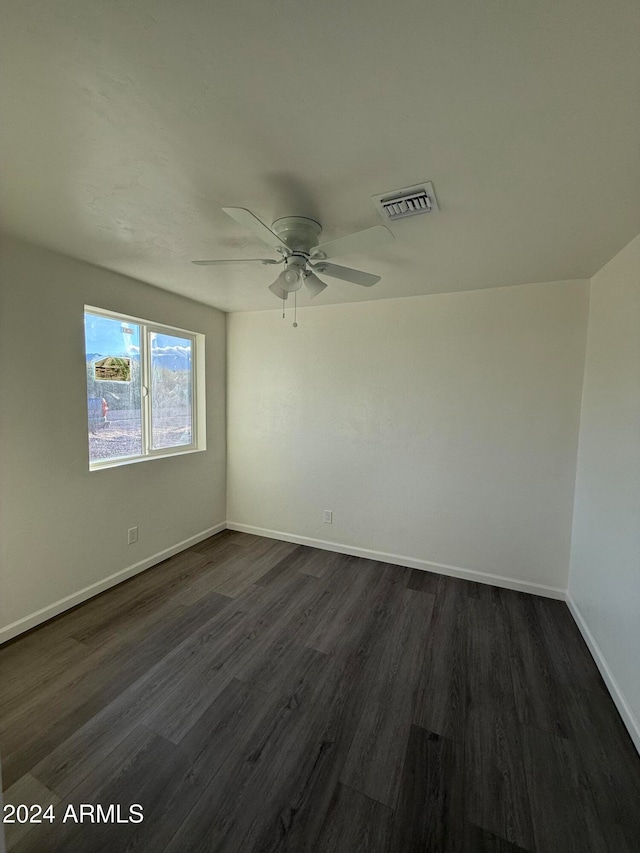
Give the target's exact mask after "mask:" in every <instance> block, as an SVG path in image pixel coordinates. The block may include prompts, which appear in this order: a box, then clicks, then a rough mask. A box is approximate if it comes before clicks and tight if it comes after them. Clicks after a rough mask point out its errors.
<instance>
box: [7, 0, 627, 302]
mask: <svg viewBox="0 0 640 853" xmlns="http://www.w3.org/2000/svg"><path fill="white" fill-rule="evenodd" d="M2 8H3V11H2V36H1V38H2V44H1V45H0V47H1V50H2V56H3V62H2V65H3V67H2V72H1V81H2V82H1V84H0V85H1V88H2V100H3V104H2V113H1V114H2V129H1V131H0V132H1V143H2V148H1V152H2V164H1V165H2V173H3V178H2V183H3V191H2V208H3V219H4V228H5V229H6V230H7V231H9V232H11V233H14V234H18V235H20V236H22V237H24V238H26V239H28V240H31V241H32V242H35V243H38V244H40V245H43V246H46V247H49V248H53V249H56V250H58V251H61V252H64V253H67V254H69V255H73V256H75V257H78V258H82V259H85V260H88V261H90V262H92V263H94V264H97V265H99V266H103V267H107V268H109V269H112V270H117V271H119V272H122V273H126V274H128V275H130V276H133V277H135V278H139V279H141V280H143V281H147V282H150V283H152V284H155V285H157V286H159V287H163V288H167V289H169V290H175V291H177V292H179V293H182V294H184V295H186V296H190V297H192V298H194V299H198V300H201V301H203V302H207V303H209V304H211V305H215V306H217V307H219V308H222V309H223V310H227V311H237V310H247V309H249V310H252V309H263V308H277V307H278V305H277V303H276V301H275V298H274V297H273V295H272V294H271V293H270V292H269V291H268V289H267V285H268V284H270V283H271V281H272V280H273V278H274V277H275V276H274V274H273V270H271V269H269V268H267V267H262V266H255V267H251V266H247V267H244V266H242V267H233V268H231V267H230V268H211V267H209V268H206V267H195V266H193V265H192V264H190V263H189V261H190V259H192V258H216V257H242V256H243V255H244V256H248V257H256V256H257V257H260V256H263V255H264V252H265V249H264V248H263V247H262V246H261V244H260V243H259V242H258V241H256V240H255V239H254V238H253V237H252V236H251V235H249V234H248V233H245V232H244V231H243V230H242V229H241V228H240V226H238V225H236V223H234V222H233V221H232V220H230V219H228V218H227V217H226V215H225V214H224V213H222V211H221V210H220V208H221V207H222V206H239V207H248V208H250V209H251V210H253V211H254V212H255V213H256V214H257V215H258V216H259V217H260V218H262V219H263V220H264V221H266V222H267V223H268V224H270V223H271V222H272V221H273V220H274V219H276V218H277V217H279V216H286V215H292V214H298V215H306V216H311V217H313V218H315V219H318V220H319V221H320V222H321V223H322V224H323V226H324V231H323V239H325V240H328V239H331V238H334V237H338V236H341V235H342V234H346V233H349V232H351V231H355V230H359V229H362V228H367V227H369V226H371V225H375V224H379V223H380V221H381V220H380V219H379V218H378V216H377V214H376V212H375V210H374V208H373V205H372V203H371V201H370V196H371V195H374V194H378V193H382V192H385V191H387V190H391V189H394V188H396V187H403V186H407V185H412V184H415V183H417V182H419V181H426V180H431V181H433V183H434V185H435V189H436V193H437V196H438V201H439V203H440V210H441V212H440V213H439V214H437V215H435V216H432V215H430V214H429V215H426V216H423V217H417V218H415V219H409V220H404V221H402V222H399V223H397V224H395V225H394V226H393V228H392V230H393V231H394V233H395V235H396V242H395V243H394V244H393V245H391V246H385V247H381V248H380V249H377V250H375V251H373V252H371V253H368V254H367V255H360V256H356V255H353V256H350V257H344V258H340V259H336V260H337V262H338V263H344V264H346V265H348V266H354V267H359V268H361V269H364V270H367V271H369V272H374V273H378V274H381V275H382V276H383V280H382V282H381V283H380V284H378V285H377V286H376V287H375V288H373V289H371V290H369V289H365V288H360V287H357V286H356V285H353V284H347V283H345V282H339V281H335V280H332V279H329V280H328V281H329V282H330V287H329V288H328V289H327V290H326V291H325V292H324V293H323V294H322V295H321V296H319V297H318V298H317V299H316V301H315V302H316V303H318V304H322V303H329V302H346V301H355V300H358V299H372V298H389V297H394V296H409V295H415V294H422V293H436V292H444V291H452V290H469V289H473V288H481V287H493V286H501V285H509V284H519V283H525V282H538V281H555V280H561V279H569V278H584V277H588V276H590V275H592V274H593V273H594V272H595V271H596V270H597V269H599V268H600V267H601V266H602V265H603V264H604V263H605V262H606V261H607V260H609V258H611V257H612V256H613V255H614V254H615V253H616V252H617V251H618V250H619V249H620V248H621V247H622V246H624V245H625V244H626V243H627V242H628V241H629V240H630V239H631V238H633V237H634V236H635V235H636V234H637V233H638V232H639V231H640V192H639V189H640V145H639V142H640V47H639V46H640V4H639V3H638V2H637V0H599V2H598V0H480V1H478V0H467V2H464V0H395V2H391V0H349V2H346V0H340V2H332V0H325V2H323V3H322V2H318V3H309V2H304V0H210V2H206V0H181V2H169V0H56V2H55V3H52V2H51V0H31V2H29V3H25V2H24V0H3V3H2ZM266 256H269V251H268V250H266ZM272 256H273V255H272ZM306 300H307V297H306V296H303V297H302V299H301V301H302V302H303V303H304V302H306Z"/></svg>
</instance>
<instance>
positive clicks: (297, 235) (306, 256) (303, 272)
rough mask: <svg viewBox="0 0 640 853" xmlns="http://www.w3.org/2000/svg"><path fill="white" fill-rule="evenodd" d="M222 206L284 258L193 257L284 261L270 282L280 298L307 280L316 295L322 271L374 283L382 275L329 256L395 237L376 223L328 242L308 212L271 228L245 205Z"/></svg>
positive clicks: (240, 261)
mask: <svg viewBox="0 0 640 853" xmlns="http://www.w3.org/2000/svg"><path fill="white" fill-rule="evenodd" d="M222 209H223V210H224V212H225V213H226V214H227V215H228V216H230V217H231V218H232V219H235V221H236V222H238V223H239V224H240V225H242V226H244V227H245V228H246V229H247V230H248V231H251V232H252V233H253V234H254V235H255V236H256V237H258V238H259V239H260V240H262V242H263V243H266V245H267V246H269V247H270V248H271V249H272V250H273V251H275V252H277V253H278V254H279V255H281V256H282V257H281V258H280V260H273V259H272V258H240V259H236V260H219V261H192V263H194V264H198V265H200V266H215V265H218V264H246V263H257V264H282V263H283V264H284V269H283V270H282V272H281V273H280V275H279V276H278V278H277V279H276V280H275V281H274V282H273V284H271V285H269V290H270V291H271V292H272V293H273V294H274V295H275V296H277V297H278V299H287V297H288V296H289V294H290V293H294V292H295V291H297V290H299V289H300V288H301V287H302V284H303V283H304V285H305V286H306V288H307V290H308V291H309V294H310V296H311V298H312V299H313V298H314V297H315V296H317V295H318V294H319V293H322V291H323V290H324V289H325V288H326V287H327V285H326V284H325V283H324V282H323V281H322V280H321V279H320V278H318V275H317V274H318V273H320V274H321V275H328V276H331V277H332V278H339V279H341V280H342V281H350V282H352V283H353V284H360V285H362V286H363V287H372V286H373V285H374V284H377V283H378V282H379V281H380V276H379V275H372V274H371V273H368V272H361V271H360V270H353V269H350V268H349V267H343V266H338V265H337V264H330V263H327V262H326V261H327V258H334V257H336V256H339V255H348V254H350V253H351V252H361V251H364V250H366V249H370V248H373V247H375V246H380V245H382V244H384V243H390V242H392V241H393V240H394V239H395V237H394V236H393V234H392V233H391V231H389V229H388V228H385V227H384V226H383V225H374V226H373V227H372V228H366V229H365V230H364V231H357V232H356V233H355V234H349V235H347V236H346V237H339V238H338V239H337V240H330V241H329V242H328V243H318V238H319V236H320V233H321V231H322V226H321V225H320V223H319V222H316V221H315V219H309V218H307V217H306V216H285V217H283V218H282V219H276V221H275V222H274V223H273V224H272V226H271V228H268V227H267V226H266V225H265V224H264V222H262V221H261V220H260V219H258V217H257V216H256V215H255V214H253V213H251V211H250V210H246V208H244V207H223V208H222Z"/></svg>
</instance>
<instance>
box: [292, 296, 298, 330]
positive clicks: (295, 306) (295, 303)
mask: <svg viewBox="0 0 640 853" xmlns="http://www.w3.org/2000/svg"><path fill="white" fill-rule="evenodd" d="M293 328H294V329H297V328H298V291H297V290H294V291H293Z"/></svg>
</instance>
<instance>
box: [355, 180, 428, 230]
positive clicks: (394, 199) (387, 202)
mask: <svg viewBox="0 0 640 853" xmlns="http://www.w3.org/2000/svg"><path fill="white" fill-rule="evenodd" d="M371 198H372V200H373V203H374V204H375V206H376V208H377V209H378V212H379V213H380V215H381V216H382V218H383V219H384V220H385V221H386V222H395V220H396V219H404V218H405V216H418V214H420V213H431V212H433V211H436V210H437V209H438V202H437V201H436V194H435V192H434V189H433V184H432V183H426V184H419V185H418V186H415V187H405V188H404V189H402V190H392V191H391V192H388V193H383V194H382V195H374V196H372V197H371Z"/></svg>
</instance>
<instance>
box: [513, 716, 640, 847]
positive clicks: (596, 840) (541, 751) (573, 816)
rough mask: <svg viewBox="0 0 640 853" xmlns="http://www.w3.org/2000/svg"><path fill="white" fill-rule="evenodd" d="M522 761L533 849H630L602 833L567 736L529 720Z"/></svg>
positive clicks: (587, 783) (587, 782) (588, 786)
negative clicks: (529, 807) (536, 725)
mask: <svg viewBox="0 0 640 853" xmlns="http://www.w3.org/2000/svg"><path fill="white" fill-rule="evenodd" d="M522 743H523V756H524V766H525V772H526V776H527V789H528V792H529V801H530V804H531V816H532V822H533V831H534V837H535V849H536V851H537V853H555V851H557V850H564V851H567V853H584V851H585V850H589V851H593V853H599V851H603V853H604V851H608V850H615V851H616V853H618V851H619V853H631V851H630V850H629V848H626V845H624V846H620V839H615V840H614V839H611V838H610V837H609V838H608V837H607V832H606V830H605V827H603V825H602V823H601V822H600V820H599V818H598V814H597V810H596V806H595V803H594V800H593V796H592V793H593V792H592V784H593V780H592V779H589V778H588V777H586V776H585V775H584V773H583V768H582V766H581V762H580V760H579V757H578V753H577V750H576V749H575V748H574V746H573V744H572V743H571V741H569V740H567V739H566V738H563V737H559V736H558V735H554V734H552V733H551V732H547V731H542V730H540V729H536V728H533V727H532V726H523V727H522Z"/></svg>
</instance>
